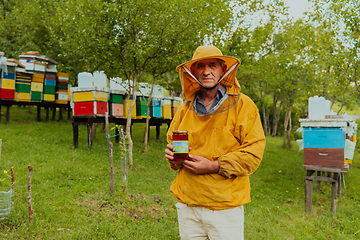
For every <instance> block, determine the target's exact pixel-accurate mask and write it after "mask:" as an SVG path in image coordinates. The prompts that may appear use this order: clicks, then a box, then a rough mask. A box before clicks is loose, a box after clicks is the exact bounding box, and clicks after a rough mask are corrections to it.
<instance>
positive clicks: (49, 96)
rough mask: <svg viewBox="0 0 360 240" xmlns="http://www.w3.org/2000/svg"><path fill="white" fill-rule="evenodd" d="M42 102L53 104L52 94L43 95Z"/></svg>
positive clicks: (53, 97)
mask: <svg viewBox="0 0 360 240" xmlns="http://www.w3.org/2000/svg"><path fill="white" fill-rule="evenodd" d="M44 101H47V102H54V101H55V95H54V94H44Z"/></svg>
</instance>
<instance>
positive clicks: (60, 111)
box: [59, 107, 63, 121]
mask: <svg viewBox="0 0 360 240" xmlns="http://www.w3.org/2000/svg"><path fill="white" fill-rule="evenodd" d="M62 110H63V108H62V107H60V108H59V121H61V120H62Z"/></svg>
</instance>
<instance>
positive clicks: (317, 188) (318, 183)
mask: <svg viewBox="0 0 360 240" xmlns="http://www.w3.org/2000/svg"><path fill="white" fill-rule="evenodd" d="M316 176H318V177H320V176H321V171H316ZM320 182H321V181H320V180H317V181H316V190H318V191H320V187H321V186H320Z"/></svg>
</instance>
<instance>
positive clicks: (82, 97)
mask: <svg viewBox="0 0 360 240" xmlns="http://www.w3.org/2000/svg"><path fill="white" fill-rule="evenodd" d="M89 101H94V93H93V92H74V102H89Z"/></svg>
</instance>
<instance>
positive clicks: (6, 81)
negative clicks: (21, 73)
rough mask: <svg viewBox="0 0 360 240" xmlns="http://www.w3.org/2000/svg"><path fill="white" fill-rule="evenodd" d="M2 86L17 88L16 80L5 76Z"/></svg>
mask: <svg viewBox="0 0 360 240" xmlns="http://www.w3.org/2000/svg"><path fill="white" fill-rule="evenodd" d="M1 88H4V89H12V90H14V89H15V80H13V79H5V78H3V79H2V80H1Z"/></svg>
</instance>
